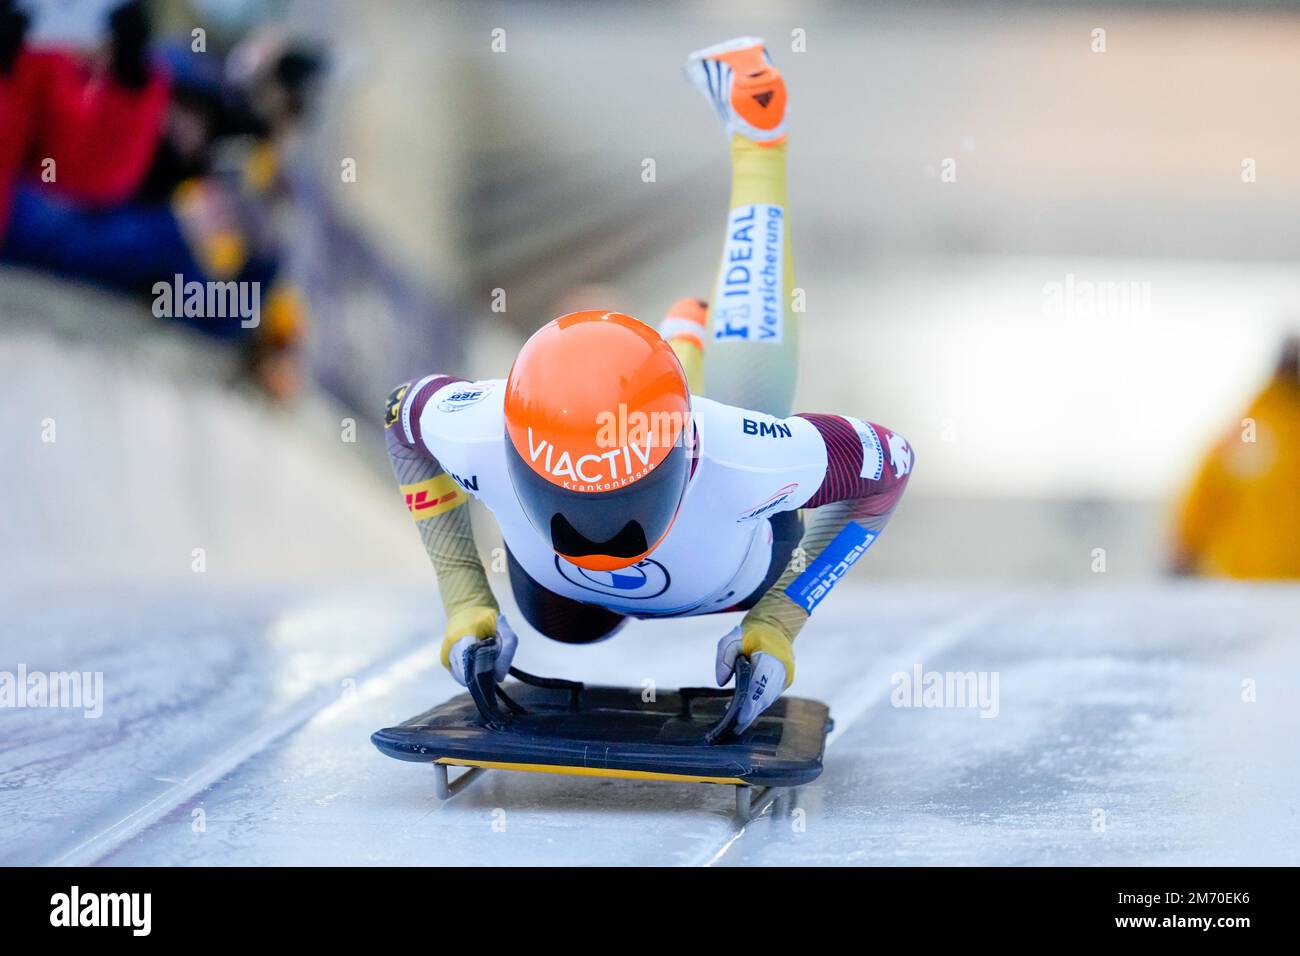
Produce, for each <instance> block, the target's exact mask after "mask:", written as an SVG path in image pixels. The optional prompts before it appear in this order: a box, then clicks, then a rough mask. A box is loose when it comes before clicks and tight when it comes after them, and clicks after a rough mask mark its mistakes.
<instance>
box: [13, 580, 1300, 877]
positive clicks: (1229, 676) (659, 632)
mask: <svg viewBox="0 0 1300 956" xmlns="http://www.w3.org/2000/svg"><path fill="white" fill-rule="evenodd" d="M0 600H2V601H3V604H4V605H5V609H4V610H5V620H6V628H5V632H4V634H3V636H2V637H0V651H2V652H3V653H2V654H0V670H8V671H13V670H14V669H16V667H17V666H18V665H19V664H25V665H26V667H27V668H28V670H29V671H36V670H42V671H51V670H78V671H102V672H103V674H104V689H105V705H104V714H103V716H102V717H100V718H99V719H85V718H84V717H82V715H81V713H80V712H79V711H71V710H50V709H26V710H0V727H2V728H3V733H2V734H0V863H9V864H14V863H108V864H125V865H135V864H181V865H189V864H244V863H267V864H271V863H279V864H331V863H334V864H370V863H376V864H382V863H388V864H446V863H450V864H457V863H459V864H475V865H484V864H487V865H490V864H518V863H575V864H580V863H611V864H668V865H672V864H684V865H700V864H719V865H746V864H749V865H752V864H760V865H761V864H821V863H832V864H834V863H863V864H871V863H875V864H969V863H985V864H1055V863H1077V864H1155V863H1171V864H1179V863H1186V864H1213V863H1246V864H1255V863H1273V864H1277V863H1291V864H1295V863H1297V862H1300V817H1298V816H1297V803H1298V802H1300V793H1298V791H1300V757H1298V756H1297V746H1296V740H1297V732H1298V731H1300V705H1298V704H1297V701H1296V692H1297V689H1298V688H1300V613H1298V612H1300V588H1293V587H1261V586H1228V585H1204V584H1201V585H1194V584H1191V585H1179V586H1170V587H1163V588H1155V589H1144V590H1121V589H1119V588H1116V587H1111V586H1104V585H1102V586H1099V587H1097V588H1095V589H1083V590H1078V591H1073V592H1005V593H998V594H989V593H979V592H971V593H964V592H958V591H949V592H945V591H935V590H931V589H926V590H922V589H917V588H912V589H908V588H899V587H889V588H885V587H881V586H873V587H862V588H858V589H855V590H849V589H842V590H840V591H837V593H836V594H835V595H834V598H833V600H830V601H827V602H826V603H825V604H823V605H822V607H821V608H819V609H818V613H817V615H816V618H815V619H814V621H813V622H812V623H811V624H810V625H809V627H808V629H807V630H806V631H805V633H804V635H803V636H802V637H801V638H800V641H799V645H798V650H799V675H798V681H797V683H796V686H795V691H794V692H796V693H799V694H801V695H804V696H813V697H820V698H822V699H824V700H826V701H828V702H829V703H830V705H831V711H832V714H833V716H834V717H835V719H836V724H837V726H836V730H835V733H834V735H833V736H832V739H831V743H830V747H829V749H828V751H827V755H826V771H825V773H824V774H823V776H822V777H821V778H820V779H819V780H818V781H817V782H816V783H814V784H812V785H810V786H806V787H803V788H800V789H798V790H797V791H793V792H790V793H787V794H784V795H783V796H782V797H781V799H780V800H779V801H778V802H777V803H776V804H775V805H774V806H773V807H772V808H771V809H770V810H769V811H768V812H767V813H765V814H764V815H763V816H762V817H760V818H759V819H758V820H756V821H755V822H753V823H751V824H749V825H748V826H746V827H741V826H739V825H738V824H737V823H736V822H735V820H734V818H733V816H732V793H731V790H730V788H725V787H713V786H703V785H699V786H693V785H676V784H663V783H648V782H645V783H643V782H635V781H602V780H591V779H580V778H571V777H559V776H540V775H531V774H518V773H507V772H490V773H488V774H486V775H485V776H484V777H483V779H482V780H480V781H479V782H477V783H476V784H475V785H474V786H473V787H471V788H469V789H468V790H466V791H465V792H464V793H462V794H460V795H459V796H457V797H456V798H455V799H454V800H452V801H451V802H449V803H441V802H439V801H438V800H437V799H436V798H435V797H434V794H433V771H432V769H431V768H430V767H427V766H424V765H419V764H410V763H402V762H399V761H396V760H391V759H389V758H387V757H384V756H382V755H381V754H379V753H378V752H377V751H376V750H375V749H374V748H373V747H372V746H371V744H370V743H369V740H368V735H369V733H370V732H371V731H372V730H374V729H376V728H378V727H381V726H387V725H390V724H393V723H396V722H398V721H400V720H402V719H404V718H406V717H409V716H411V715H412V714H415V713H417V712H419V711H421V710H423V709H425V708H427V707H428V706H430V705H431V704H432V703H435V702H437V701H439V700H441V699H443V698H445V697H447V696H450V695H451V694H452V693H453V692H454V691H455V690H456V688H455V687H454V685H453V684H452V682H451V680H450V678H449V677H447V676H446V675H445V674H444V673H443V672H442V670H441V668H440V667H439V666H438V665H437V662H436V659H435V653H434V652H435V641H434V637H433V635H434V634H436V633H437V632H438V630H439V628H438V624H439V622H438V620H437V619H436V618H435V617H434V615H433V612H431V610H430V609H431V608H432V607H434V606H435V603H436V602H435V601H434V600H433V597H432V595H431V594H430V593H429V592H427V591H423V590H401V589H393V588H387V589H363V588H339V589H334V590H332V591H295V592H291V593H289V592H276V593H263V594H253V595H250V594H247V593H242V592H241V593H225V594H212V593H207V592H205V591H204V590H203V589H200V588H195V589H194V593H171V594H168V595H167V596H166V597H160V596H158V595H156V594H149V593H131V592H126V593H121V592H115V593H89V594H85V593H83V594H81V595H79V596H78V597H76V598H75V599H70V598H65V599H63V600H62V601H61V602H60V603H59V604H58V606H55V607H50V606H49V604H48V602H47V601H45V600H41V599H39V598H37V597H36V596H34V595H23V594H11V595H7V596H5V597H3V598H2V599H0ZM730 626H731V621H730V619H728V618H724V617H717V618H713V619H708V618H705V619H697V620H692V621H675V622H638V623H634V624H633V625H632V626H631V627H629V628H628V629H627V630H625V631H624V632H623V633H622V634H620V635H619V636H618V637H616V638H615V639H614V640H612V641H609V642H606V643H604V644H601V645H597V646H594V647H588V648H573V647H566V646H561V645H556V644H553V643H550V642H547V641H545V640H543V639H541V638H539V637H537V636H536V635H526V636H524V637H523V640H522V645H521V650H520V654H519V658H518V663H519V664H520V665H521V666H523V667H524V668H526V669H529V670H533V671H535V672H539V673H548V674H554V675H557V676H566V677H577V678H581V679H585V680H595V681H603V682H613V683H626V684H632V685H639V684H640V683H641V682H642V681H643V680H645V679H647V678H648V679H651V680H654V681H656V682H657V683H658V684H659V685H661V686H665V687H670V686H677V685H681V684H699V683H703V682H705V681H706V680H707V679H708V677H709V673H710V671H711V670H712V662H713V646H714V643H715V641H716V639H717V638H718V637H719V636H720V635H721V634H722V633H723V632H724V631H725V630H726V629H727V628H728V627H730ZM918 665H919V666H920V667H921V668H923V670H924V671H925V672H945V671H952V672H988V673H989V674H990V675H993V674H996V676H997V678H998V694H997V697H996V705H997V706H996V716H992V717H983V716H981V709H980V708H979V707H978V706H975V707H964V708H959V707H953V706H949V707H898V706H894V701H893V699H892V697H893V692H894V689H895V686H894V682H892V681H891V678H892V677H893V675H895V674H896V673H898V672H907V673H908V674H911V673H912V672H913V668H914V667H916V666H918ZM1252 681H1253V685H1252V684H1250V683H1244V682H1252ZM1252 687H1253V696H1254V700H1253V701H1251V700H1249V699H1243V697H1245V698H1249V697H1251V696H1252V694H1251V690H1252ZM950 703H951V702H950ZM983 710H984V712H990V713H991V712H992V708H991V707H985V708H983Z"/></svg>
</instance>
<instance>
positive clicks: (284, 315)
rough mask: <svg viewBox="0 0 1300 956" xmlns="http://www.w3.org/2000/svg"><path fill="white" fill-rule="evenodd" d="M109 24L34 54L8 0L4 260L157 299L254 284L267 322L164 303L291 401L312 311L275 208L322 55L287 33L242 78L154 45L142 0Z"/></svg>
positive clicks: (0, 88) (0, 71)
mask: <svg viewBox="0 0 1300 956" xmlns="http://www.w3.org/2000/svg"><path fill="white" fill-rule="evenodd" d="M106 25H107V41H106V42H105V43H104V44H103V45H102V47H101V48H98V49H96V50H94V51H91V52H90V53H89V54H87V53H85V52H83V51H76V50H63V49H43V50H39V51H38V50H33V49H30V48H29V47H28V46H26V45H25V43H24V37H25V34H26V31H27V28H28V22H27V18H26V17H25V16H24V15H23V14H22V13H21V11H20V10H19V9H18V8H17V5H16V4H15V3H14V2H13V0H0V128H2V129H4V130H5V136H4V139H3V142H0V259H3V260H7V261H9V262H13V263H17V264H20V265H26V266H30V267H35V268H42V269H46V270H49V271H52V272H55V273H57V274H60V275H64V276H68V277H70V278H75V279H80V280H85V281H91V282H95V283H97V284H101V285H104V286H108V287H110V288H114V289H117V290H120V291H123V292H127V293H134V294H139V295H142V296H150V297H153V298H154V304H155V306H157V302H158V300H157V293H156V291H155V290H156V289H157V288H159V287H160V286H159V284H160V283H162V284H165V285H167V286H168V287H173V286H174V287H176V288H180V287H182V286H188V284H189V283H199V284H201V285H202V286H204V287H211V286H213V285H218V284H220V285H223V286H224V285H226V284H229V283H237V284H239V286H240V287H241V289H243V290H246V291H251V290H256V298H257V300H258V301H260V309H259V319H260V321H259V322H258V323H256V324H255V325H254V324H252V323H251V322H249V321H247V320H248V319H249V316H247V315H244V314H229V312H228V311H218V312H216V313H212V312H210V311H204V310H198V311H196V312H191V311H190V310H184V311H177V310H175V309H172V308H167V309H163V310H161V311H160V310H159V309H158V308H155V309H154V314H155V315H160V316H165V317H167V318H168V320H169V321H177V322H182V323H185V324H189V325H191V326H193V327H194V328H195V329H197V330H199V331H201V332H204V333H206V334H208V335H213V336H217V337H220V338H228V339H238V340H240V341H241V342H242V343H243V352H242V355H243V361H242V366H243V370H244V372H245V373H246V374H247V375H248V376H249V377H251V378H252V379H254V380H255V381H257V382H258V383H259V384H260V385H261V386H262V387H263V389H264V390H266V391H267V392H268V393H270V394H271V395H273V396H275V397H277V398H289V397H292V395H294V394H296V392H297V391H298V388H299V384H300V374H299V371H298V365H299V363H300V357H299V353H300V344H301V340H302V336H303V333H304V327H305V320H306V309H305V306H304V299H303V297H302V296H301V295H300V294H298V292H297V291H296V290H295V289H294V288H292V287H291V286H290V285H289V284H288V283H287V282H286V281H284V279H283V276H282V275H281V272H282V270H281V259H282V256H281V253H280V250H281V248H282V247H283V245H284V241H285V237H284V236H283V235H280V234H278V233H279V232H280V231H282V230H277V229H276V228H275V226H274V223H273V221H272V219H273V210H272V208H271V207H272V202H273V199H274V196H273V187H274V185H275V183H276V181H277V171H278V169H279V167H280V164H281V162H282V157H281V156H280V155H279V151H278V150H277V146H278V144H279V143H281V142H283V141H284V140H285V139H286V138H287V137H288V134H289V132H290V130H291V129H292V128H293V127H294V126H295V125H296V123H297V121H298V120H299V118H300V117H301V116H302V115H303V114H304V113H305V111H306V109H307V101H308V88H309V85H310V82H311V80H312V78H313V77H314V76H315V75H316V73H317V72H318V71H319V69H320V66H321V58H320V57H319V56H318V55H317V54H315V53H314V52H309V51H306V50H300V49H297V48H294V47H293V46H292V45H290V44H289V43H287V42H285V41H283V40H279V41H277V42H276V43H274V44H272V45H270V46H269V47H267V49H266V51H265V53H264V55H263V56H261V57H259V58H253V59H252V60H251V63H252V66H251V67H250V68H249V69H246V70H245V71H244V75H241V77H240V80H241V82H240V83H239V84H235V83H232V82H229V81H227V80H226V79H225V77H224V76H223V74H222V69H221V67H220V66H219V65H214V64H219V63H220V58H219V57H216V56H214V55H210V54H207V53H194V52H192V51H191V50H190V49H189V47H188V46H183V47H182V46H175V45H173V46H164V47H163V48H161V49H160V50H158V51H155V50H153V49H152V48H151V45H150V26H149V21H148V18H147V16H146V13H145V8H144V5H143V3H142V2H141V0H129V2H126V3H120V4H118V5H116V6H114V7H113V8H112V9H111V11H110V12H109V14H108V17H107V24H106ZM245 59H248V58H247V57H245ZM175 298H176V297H174V296H173V297H171V299H169V300H168V301H169V302H172V301H173V300H174V299H175Z"/></svg>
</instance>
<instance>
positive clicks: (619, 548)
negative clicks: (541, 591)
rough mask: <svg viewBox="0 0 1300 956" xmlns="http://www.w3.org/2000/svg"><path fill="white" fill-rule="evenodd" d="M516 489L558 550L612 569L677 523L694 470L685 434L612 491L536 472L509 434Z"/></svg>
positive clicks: (583, 563)
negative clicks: (646, 469)
mask: <svg viewBox="0 0 1300 956" xmlns="http://www.w3.org/2000/svg"><path fill="white" fill-rule="evenodd" d="M505 445H506V463H507V467H508V469H509V472H510V480H511V482H512V483H513V484H514V488H515V495H516V496H517V497H518V499H519V504H520V506H521V507H522V508H523V510H524V513H525V514H526V515H527V516H528V520H529V521H530V522H531V523H532V525H533V527H534V528H536V529H537V531H538V532H539V533H540V534H541V535H542V536H543V537H544V538H546V540H547V541H548V542H549V543H550V545H551V548H552V550H554V551H555V552H556V553H557V554H558V555H560V556H561V557H562V558H565V559H566V560H568V561H570V562H572V563H573V564H576V565H578V566H579V567H584V568H589V569H592V570H601V571H612V570H615V569H617V568H625V567H628V566H629V565H632V564H635V563H636V562H637V561H639V560H641V558H643V557H644V556H645V555H646V553H647V552H649V551H650V550H651V549H652V548H653V547H654V546H655V545H656V544H658V543H659V540H660V539H661V538H662V537H663V536H664V535H665V534H666V533H667V532H668V529H669V527H671V526H672V523H673V519H674V518H675V517H676V516H677V509H678V507H679V506H680V505H681V501H682V495H683V494H684V493H685V491H686V482H687V479H688V477H689V476H690V465H691V461H690V456H689V455H688V454H687V450H686V447H685V445H684V443H683V442H682V441H681V440H680V438H679V440H678V441H677V443H676V444H675V445H674V446H673V447H672V448H671V449H670V450H669V452H668V454H667V455H666V456H665V457H664V459H663V460H662V461H661V462H660V463H659V464H658V465H657V466H655V468H654V469H653V470H652V471H650V472H649V473H648V474H646V475H644V476H643V477H641V478H639V479H637V480H636V481H634V482H631V483H629V484H627V485H624V486H622V487H620V488H614V489H611V490H608V491H581V490H578V488H577V486H574V487H571V488H565V487H563V486H561V485H557V484H555V483H554V482H552V481H550V480H548V479H547V478H546V477H544V476H543V475H540V474H538V473H537V472H535V471H534V470H533V469H532V468H531V467H530V466H529V465H528V463H527V462H526V461H524V459H523V457H522V456H521V455H520V454H519V453H518V452H517V451H516V450H515V447H514V443H513V442H511V441H510V440H509V438H507V439H506V442H505Z"/></svg>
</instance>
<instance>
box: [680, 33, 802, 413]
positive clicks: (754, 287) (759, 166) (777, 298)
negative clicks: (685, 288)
mask: <svg viewBox="0 0 1300 956" xmlns="http://www.w3.org/2000/svg"><path fill="white" fill-rule="evenodd" d="M686 71H687V75H688V76H689V77H690V79H691V81H692V82H693V83H694V84H695V85H696V86H697V87H698V88H699V90H700V91H701V93H703V94H704V95H705V97H706V98H707V99H708V100H709V101H710V102H711V103H712V104H713V106H714V107H715V109H716V110H717V112H718V116H719V117H720V118H721V120H722V122H723V124H724V126H725V127H726V130H727V132H728V133H729V134H730V136H731V205H730V212H729V213H728V216H727V233H726V240H725V242H724V244H723V251H722V264H721V266H720V268H719V270H718V282H717V287H716V289H715V291H714V296H713V301H712V302H711V303H710V308H709V319H710V322H709V329H708V335H707V338H706V342H705V348H704V356H703V362H702V370H703V377H702V386H703V393H704V394H705V395H707V396H708V397H709V398H712V399H716V400H717V401H720V402H726V403H727V404H730V405H739V406H742V407H745V408H753V409H756V410H759V411H764V412H768V413H769V414H772V415H779V416H783V417H784V416H786V415H789V414H790V412H791V411H792V409H793V401H794V389H795V382H796V379H797V376H798V363H799V328H798V322H797V320H796V317H795V313H794V310H793V309H792V308H791V297H792V295H793V293H794V264H793V257H792V255H791V248H790V236H789V227H788V223H787V209H788V202H787V198H786V132H785V128H786V125H785V107H786V90H785V81H784V80H783V79H782V77H781V74H780V72H779V71H778V70H777V69H776V68H775V67H774V66H773V65H772V62H771V58H770V57H769V56H768V54H767V50H766V49H765V48H764V46H763V41H762V40H759V39H756V38H754V37H741V38H739V39H736V40H729V41H727V42H725V43H720V44H718V45H716V46H712V47H708V48H707V49H704V50H699V51H697V52H695V53H692V54H691V56H690V58H689V59H688V60H687V63H686Z"/></svg>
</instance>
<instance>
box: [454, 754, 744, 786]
mask: <svg viewBox="0 0 1300 956" xmlns="http://www.w3.org/2000/svg"><path fill="white" fill-rule="evenodd" d="M435 762H436V763H445V764H448V765H449V766H453V767H485V768H486V769H488V770H522V771H524V772H525V773H557V774H562V775H564V776H566V777H617V778H618V779H620V780H669V781H676V782H678V783H738V784H742V785H743V784H745V781H743V780H741V779H740V778H739V777H695V776H692V775H690V774H683V773H659V772H658V771H654V770H614V769H611V768H608V767H563V766H559V765H557V764H549V763H502V762H500V761H498V760H462V759H461V758H459V757H439V758H438V759H437V761H435Z"/></svg>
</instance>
